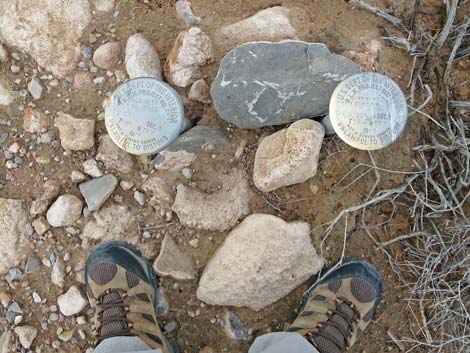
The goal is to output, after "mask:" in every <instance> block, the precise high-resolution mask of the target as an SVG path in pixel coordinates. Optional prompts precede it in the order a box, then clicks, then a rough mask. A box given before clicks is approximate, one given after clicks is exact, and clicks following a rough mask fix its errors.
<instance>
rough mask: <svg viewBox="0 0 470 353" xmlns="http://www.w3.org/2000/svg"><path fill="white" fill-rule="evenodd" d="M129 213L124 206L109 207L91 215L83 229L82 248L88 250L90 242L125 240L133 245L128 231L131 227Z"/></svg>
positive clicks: (131, 221) (131, 220) (131, 222)
mask: <svg viewBox="0 0 470 353" xmlns="http://www.w3.org/2000/svg"><path fill="white" fill-rule="evenodd" d="M131 216H132V214H131V211H130V210H129V209H128V208H127V207H125V206H117V205H111V206H108V207H104V208H103V209H101V210H100V211H98V212H94V213H93V214H92V219H91V220H90V221H89V222H88V223H87V224H86V225H85V227H84V228H83V234H82V236H81V238H82V239H83V242H82V246H83V247H84V248H88V247H89V246H90V243H91V242H92V241H95V240H97V241H99V242H106V241H110V240H126V241H129V242H131V243H135V241H133V239H132V237H131V236H130V234H129V232H128V230H129V229H130V228H131V227H132V226H133V219H132V217H131Z"/></svg>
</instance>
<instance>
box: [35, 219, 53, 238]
mask: <svg viewBox="0 0 470 353" xmlns="http://www.w3.org/2000/svg"><path fill="white" fill-rule="evenodd" d="M32 225H33V228H34V230H35V231H36V233H38V234H39V235H43V234H44V233H46V232H47V231H48V230H49V228H50V227H51V226H50V225H49V223H48V222H47V219H46V217H44V216H41V217H39V218H37V219H35V220H34V221H33V222H32Z"/></svg>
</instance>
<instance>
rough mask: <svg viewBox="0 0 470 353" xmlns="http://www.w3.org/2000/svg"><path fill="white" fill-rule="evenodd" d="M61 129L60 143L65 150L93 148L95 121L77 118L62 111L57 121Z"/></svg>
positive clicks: (56, 123) (56, 124) (57, 125)
mask: <svg viewBox="0 0 470 353" xmlns="http://www.w3.org/2000/svg"><path fill="white" fill-rule="evenodd" d="M55 126H56V127H57V128H58V129H59V135H60V143H61V145H62V148H63V149H64V150H72V151H82V150H89V149H92V148H93V145H94V144H95V137H94V134H95V121H94V120H90V119H76V118H74V117H73V116H71V115H69V114H65V113H62V112H60V113H59V114H58V117H57V119H56V121H55Z"/></svg>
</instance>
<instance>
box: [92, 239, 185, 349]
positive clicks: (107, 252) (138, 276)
mask: <svg viewBox="0 0 470 353" xmlns="http://www.w3.org/2000/svg"><path fill="white" fill-rule="evenodd" d="M85 282H86V288H87V294H88V298H89V300H90V305H91V307H92V309H94V311H95V313H94V317H93V321H94V327H95V334H96V345H98V344H99V343H100V342H101V341H103V340H105V339H107V338H111V337H117V336H134V337H137V338H140V339H141V340H142V341H144V342H145V343H146V344H147V345H148V346H150V348H151V349H157V348H160V349H161V350H162V352H163V353H176V352H177V350H176V349H174V348H176V347H170V345H169V343H168V341H167V340H166V338H165V337H164V336H163V333H162V331H161V329H160V327H159V326H158V322H157V310H156V307H157V302H158V298H157V295H158V280H157V276H156V275H155V273H154V271H153V269H152V266H151V265H150V263H149V262H148V260H147V259H146V258H144V257H143V256H142V254H141V253H140V251H139V250H137V249H136V248H135V247H134V246H132V245H130V244H128V243H124V242H109V243H104V244H101V245H98V246H96V247H95V248H94V249H93V251H92V253H91V255H90V257H89V258H88V260H87V263H86V267H85Z"/></svg>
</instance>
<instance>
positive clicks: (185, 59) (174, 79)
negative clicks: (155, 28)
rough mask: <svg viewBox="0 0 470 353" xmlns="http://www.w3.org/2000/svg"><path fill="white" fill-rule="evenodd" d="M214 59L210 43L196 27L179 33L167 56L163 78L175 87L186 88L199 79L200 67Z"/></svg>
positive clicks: (207, 37)
mask: <svg viewBox="0 0 470 353" xmlns="http://www.w3.org/2000/svg"><path fill="white" fill-rule="evenodd" d="M213 57H214V49H213V47H212V41H211V39H210V38H209V36H208V35H207V34H205V33H204V32H203V31H202V30H201V29H200V28H198V27H191V28H190V29H188V30H187V31H184V32H181V33H180V34H179V35H178V37H177V38H176V42H175V45H174V46H173V49H172V50H171V52H170V54H169V55H168V59H167V61H166V65H165V76H166V78H167V79H168V81H170V82H171V83H173V84H174V85H176V86H179V87H187V86H189V85H190V84H191V83H193V82H194V81H196V80H197V79H199V78H200V77H201V75H202V74H201V72H200V66H201V65H205V64H208V63H210V62H211V61H212V59H213Z"/></svg>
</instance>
